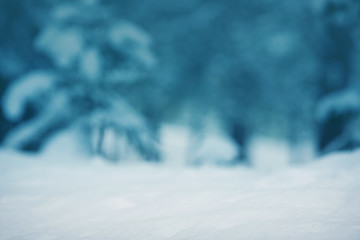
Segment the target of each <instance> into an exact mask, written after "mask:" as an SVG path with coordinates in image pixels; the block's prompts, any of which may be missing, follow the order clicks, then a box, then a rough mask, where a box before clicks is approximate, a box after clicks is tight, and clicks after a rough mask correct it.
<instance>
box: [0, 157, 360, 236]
mask: <svg viewBox="0 0 360 240" xmlns="http://www.w3.org/2000/svg"><path fill="white" fill-rule="evenodd" d="M64 162H65V163H59V162H55V161H50V160H49V159H42V158H39V157H38V156H33V157H31V156H26V157H25V156H22V155H19V154H17V153H11V152H5V151H2V152H1V153H0V239H1V240H5V239H6V240H10V239H14V240H55V239H66V240H72V239H117V240H118V239H184V240H185V239H206V240H211V239H225V240H227V239H259V240H260V239H261V240H263V239H276V240H282V239H284V240H285V239H286V240H288V239H299V240H300V239H301V240H304V239H310V240H311V239H316V240H319V239H324V240H325V239H326V240H332V239H334V240H339V239H344V240H350V239H352V240H358V239H360V152H354V153H348V154H337V155H332V156H329V157H326V158H324V159H320V160H318V161H315V162H313V163H310V164H308V165H306V166H302V167H297V168H295V167H294V168H288V169H283V170H281V171H265V170H253V169H250V168H245V167H237V168H211V167H205V168H197V169H196V168H179V167H177V168H174V167H173V168H171V167H169V166H167V167H165V166H162V165H141V166H139V165H136V166H135V165H122V164H120V165H116V166H115V165H107V164H102V163H99V162H97V163H94V162H92V163H89V162H85V161H84V162H81V161H78V162H76V163H72V164H70V163H69V162H66V161H64Z"/></svg>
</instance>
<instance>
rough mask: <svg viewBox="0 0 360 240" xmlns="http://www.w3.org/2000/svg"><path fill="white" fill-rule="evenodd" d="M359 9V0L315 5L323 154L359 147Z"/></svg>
mask: <svg viewBox="0 0 360 240" xmlns="http://www.w3.org/2000/svg"><path fill="white" fill-rule="evenodd" d="M359 7H360V5H359V1H356V0H326V1H320V2H319V3H318V4H316V5H314V10H315V11H314V12H315V15H316V17H315V23H316V24H315V26H316V27H317V29H316V32H315V34H314V35H315V36H316V37H317V38H316V39H315V41H316V44H314V46H316V49H315V51H316V52H317V53H318V57H319V61H320V65H321V69H320V72H321V76H320V81H319V100H318V106H317V113H316V120H317V123H318V146H317V147H318V151H319V153H320V154H324V153H328V152H332V151H337V150H346V149H353V148H355V147H357V146H358V145H359V144H360V135H359V130H357V129H358V126H356V125H357V124H356V121H357V120H356V118H357V117H358V115H359V113H360V97H359V96H360V91H359V90H360V89H359V88H358V87H359V86H358V85H357V84H356V83H357V82H358V81H359V77H360V76H359V74H358V73H356V59H357V58H358V55H359V47H360V46H359V44H358V41H356V39H357V38H358V37H359V36H358V31H357V30H358V29H359V18H360V8H359Z"/></svg>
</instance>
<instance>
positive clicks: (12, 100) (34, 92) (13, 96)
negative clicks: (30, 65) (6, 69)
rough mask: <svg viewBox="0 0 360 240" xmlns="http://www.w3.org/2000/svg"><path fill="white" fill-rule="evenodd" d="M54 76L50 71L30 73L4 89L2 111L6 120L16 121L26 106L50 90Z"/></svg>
mask: <svg viewBox="0 0 360 240" xmlns="http://www.w3.org/2000/svg"><path fill="white" fill-rule="evenodd" d="M55 80H56V75H55V74H54V73H53V72H51V71H46V70H37V71H32V72H30V73H28V74H26V75H24V76H22V77H20V78H19V79H17V80H16V81H13V82H12V83H11V84H10V86H9V87H8V88H7V89H6V91H5V94H4V96H3V99H2V105H3V111H4V114H5V116H6V118H7V119H9V120H11V121H18V120H20V118H21V117H22V116H23V114H24V112H25V107H26V104H27V103H28V102H29V101H31V100H32V99H34V98H36V97H38V96H39V95H40V96H41V95H43V94H44V93H45V92H49V91H51V90H52V88H53V85H54V82H55Z"/></svg>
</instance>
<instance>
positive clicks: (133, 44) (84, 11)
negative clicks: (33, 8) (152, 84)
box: [3, 1, 159, 161]
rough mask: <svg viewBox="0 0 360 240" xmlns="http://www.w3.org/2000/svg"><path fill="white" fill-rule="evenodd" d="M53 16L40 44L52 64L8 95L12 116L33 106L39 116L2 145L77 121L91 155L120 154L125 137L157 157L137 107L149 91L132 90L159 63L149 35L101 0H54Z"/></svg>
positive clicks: (29, 143) (28, 144)
mask: <svg viewBox="0 0 360 240" xmlns="http://www.w3.org/2000/svg"><path fill="white" fill-rule="evenodd" d="M51 16H52V19H50V20H49V21H48V23H47V24H46V25H45V26H44V28H43V29H42V30H41V32H40V34H39V35H38V36H37V38H36V40H35V47H36V49H37V50H38V51H40V52H42V53H43V54H45V55H46V56H48V57H49V59H50V60H51V61H52V63H53V67H52V68H50V69H43V70H33V71H31V72H29V73H27V74H25V75H24V76H22V77H20V78H19V79H17V80H15V81H13V82H12V83H11V84H10V86H9V87H8V88H7V90H6V92H5V94H4V97H3V110H4V113H5V115H6V116H7V118H8V119H10V120H12V121H18V120H20V118H21V117H22V115H23V114H24V112H25V109H26V108H27V107H28V106H31V107H32V108H34V109H35V111H36V115H35V116H34V117H33V118H31V119H30V120H29V121H26V122H23V123H21V124H20V125H19V126H18V127H17V128H15V129H14V130H13V131H11V132H10V133H9V134H8V135H7V137H6V138H5V141H4V144H5V145H7V146H10V147H14V148H18V149H37V148H40V147H41V145H42V144H43V143H44V142H45V141H46V140H47V137H48V136H49V135H50V134H51V133H53V132H54V131H57V130H60V129H63V128H64V127H65V126H69V125H72V126H76V127H78V128H81V129H82V131H83V133H84V136H86V138H84V139H86V141H87V144H88V146H89V149H90V150H91V152H92V153H93V154H96V155H100V156H102V157H104V158H106V159H109V160H114V161H115V160H118V159H119V158H121V157H125V156H123V153H120V152H118V150H119V144H120V143H119V142H121V141H123V142H124V141H125V142H126V144H127V145H129V146H132V147H133V148H134V149H135V151H136V152H138V153H140V154H141V155H142V156H143V157H145V158H146V159H149V160H154V159H158V158H159V154H158V150H157V143H156V140H155V133H154V131H153V130H152V129H151V127H150V126H149V123H148V121H147V119H146V117H145V116H144V115H143V114H142V113H141V111H140V109H141V108H142V106H139V102H140V104H144V103H141V100H140V101H139V98H140V99H141V98H143V97H144V96H141V95H138V94H137V95H136V94H134V92H135V90H136V89H140V88H141V87H142V85H143V84H144V82H148V81H150V79H151V71H152V69H153V67H154V66H155V64H156V61H155V58H154V55H153V53H152V51H151V49H150V48H151V39H150V37H149V35H148V34H147V33H146V32H145V31H143V30H142V29H141V28H139V27H138V26H136V25H135V24H133V23H130V22H128V21H124V20H121V19H119V18H118V16H117V15H115V14H111V11H110V10H109V9H106V7H104V6H102V5H100V4H99V3H97V1H75V2H74V1H64V2H61V3H57V4H55V6H54V9H53V12H52V14H51ZM135 95H136V96H135ZM136 100H137V101H136ZM121 139H122V140H121ZM122 144H125V143H122Z"/></svg>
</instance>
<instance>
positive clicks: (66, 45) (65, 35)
mask: <svg viewBox="0 0 360 240" xmlns="http://www.w3.org/2000/svg"><path fill="white" fill-rule="evenodd" d="M84 44H85V43H84V39H83V37H82V35H81V33H80V31H79V30H77V29H71V28H70V29H59V28H58V27H56V26H49V27H47V28H46V29H45V30H44V31H42V32H41V34H40V35H39V36H38V38H37V39H36V43H35V47H36V48H37V49H38V50H40V51H42V52H44V53H45V54H47V55H48V56H49V57H51V59H52V60H53V62H54V63H55V64H56V66H57V67H59V68H60V69H61V68H65V69H68V68H70V67H72V66H73V65H74V62H75V61H76V60H77V58H78V56H79V55H80V53H81V52H82V50H83V47H84Z"/></svg>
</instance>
